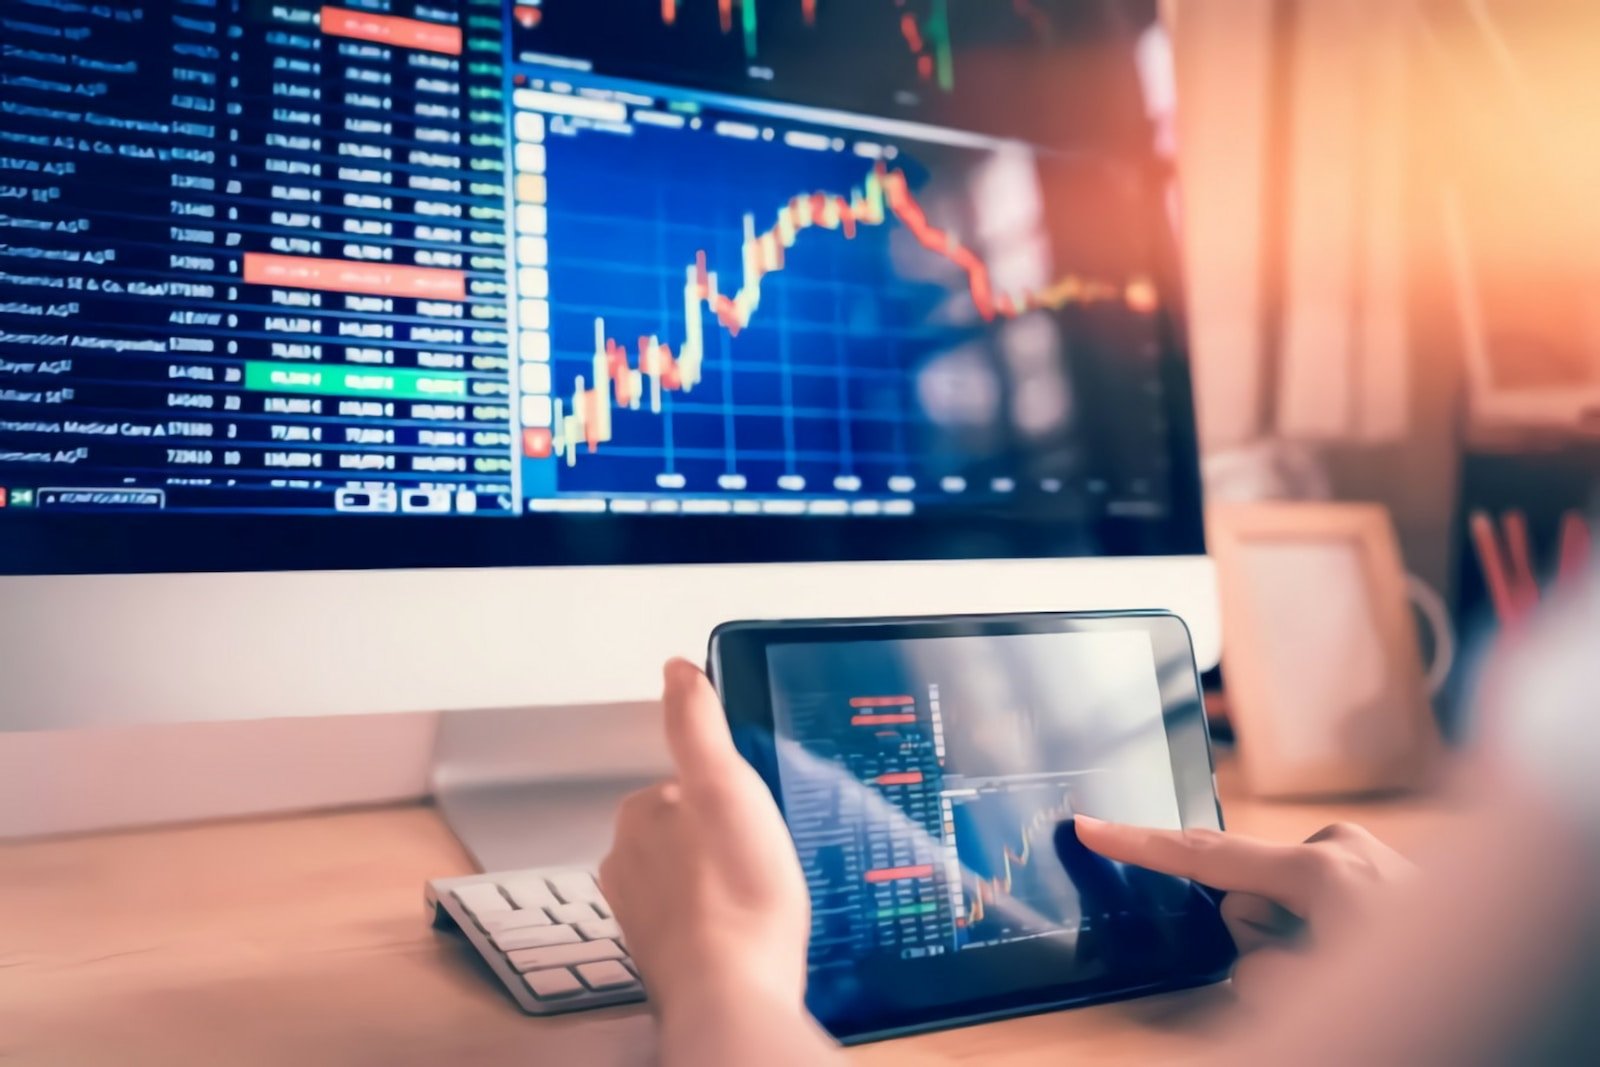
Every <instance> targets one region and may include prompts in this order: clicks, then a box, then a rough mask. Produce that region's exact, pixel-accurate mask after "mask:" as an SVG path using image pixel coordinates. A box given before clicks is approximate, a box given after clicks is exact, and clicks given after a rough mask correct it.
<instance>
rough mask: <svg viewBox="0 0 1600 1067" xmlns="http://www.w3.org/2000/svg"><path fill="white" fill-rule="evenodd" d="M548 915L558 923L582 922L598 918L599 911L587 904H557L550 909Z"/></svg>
mask: <svg viewBox="0 0 1600 1067" xmlns="http://www.w3.org/2000/svg"><path fill="white" fill-rule="evenodd" d="M550 917H551V918H552V919H554V920H555V921H556V922H558V923H583V922H589V921H590V920H592V919H598V918H599V917H600V913H599V912H597V911H595V910H594V908H592V907H590V906H589V905H587V904H557V905H556V906H555V907H553V908H551V909H550Z"/></svg>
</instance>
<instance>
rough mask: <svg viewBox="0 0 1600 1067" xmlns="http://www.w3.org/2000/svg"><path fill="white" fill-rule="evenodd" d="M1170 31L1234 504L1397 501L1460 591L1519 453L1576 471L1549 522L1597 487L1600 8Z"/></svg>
mask: <svg viewBox="0 0 1600 1067" xmlns="http://www.w3.org/2000/svg"><path fill="white" fill-rule="evenodd" d="M1168 14H1169V15H1170V17H1171V19H1172V25H1173V28H1174V31H1175V40H1176V49H1177V59H1178V66H1179V78H1180V83H1181V84H1180V90H1179V100H1180V106H1181V109H1182V110H1181V122H1182V129H1181V139H1182V145H1181V153H1182V154H1181V162H1182V168H1183V176H1184V188H1185V220H1184V223H1185V242H1186V248H1185V253H1186V257H1187V272H1188V278H1189V286H1190V292H1189V300H1190V314H1191V320H1192V321H1191V330H1192V337H1193V343H1194V349H1195V378H1196V390H1197V394H1198V403H1199V408H1200V420H1201V425H1200V429H1201V439H1202V446H1203V447H1204V449H1205V451H1206V454H1207V483H1208V491H1209V493H1210V495H1211V498H1212V499H1223V498H1255V497H1289V498H1296V497H1311V498H1316V497H1320V496H1334V497H1338V498H1344V499H1362V500H1375V501H1379V502H1382V503H1384V504H1387V505H1388V506H1389V508H1390V509H1391V511H1392V513H1393V515H1394V518H1395V522H1396V525H1397V527H1398V528H1399V531H1400V534H1401V538H1402V542H1403V544H1404V546H1405V549H1406V555H1407V562H1408V565H1409V566H1410V567H1411V569H1412V570H1413V571H1415V572H1416V573H1417V574H1418V575H1420V576H1421V577H1422V578H1423V579H1424V580H1426V581H1427V582H1429V583H1430V584H1431V585H1433V586H1434V587H1435V588H1438V589H1440V590H1441V591H1443V592H1445V593H1446V594H1447V595H1458V594H1460V593H1461V592H1462V588H1461V587H1462V585H1463V580H1462V567H1461V562H1462V561H1461V556H1462V539H1463V531H1462V526H1463V521H1462V513H1463V510H1464V509H1465V508H1467V507H1469V506H1474V503H1475V498H1477V497H1479V496H1484V497H1486V498H1493V499H1497V500H1500V499H1511V500H1512V502H1513V503H1516V504H1518V506H1521V503H1520V502H1519V501H1516V500H1515V497H1516V483H1517V482H1518V480H1519V477H1520V476H1519V473H1518V467H1517V466H1516V463H1515V462H1514V461H1516V460H1518V459H1519V458H1520V459H1527V460H1528V461H1529V463H1530V464H1531V465H1530V466H1529V468H1528V469H1529V470H1535V469H1536V470H1537V472H1538V477H1540V478H1547V479H1548V478H1549V477H1550V475H1549V471H1550V470H1551V469H1552V467H1557V468H1562V469H1566V468H1569V467H1570V468H1572V469H1573V470H1574V471H1575V472H1578V473H1577V475H1575V477H1574V478H1567V479H1565V480H1563V479H1560V478H1556V479H1554V481H1553V482H1552V483H1551V484H1549V485H1548V487H1547V489H1546V490H1543V491H1544V492H1545V495H1547V496H1550V497H1551V499H1549V500H1530V501H1528V502H1527V504H1528V506H1529V507H1532V508H1534V509H1535V510H1537V508H1538V507H1539V506H1540V505H1541V504H1549V505H1551V506H1552V507H1558V506H1559V507H1568V506H1572V505H1573V503H1574V502H1575V501H1573V500H1571V499H1569V498H1573V497H1575V496H1582V495H1584V494H1585V493H1588V492H1592V490H1593V481H1592V480H1591V481H1590V482H1588V483H1587V488H1585V486H1584V483H1583V482H1582V477H1581V472H1582V471H1584V470H1585V469H1592V470H1594V471H1600V454H1597V453H1596V452H1595V451H1594V448H1595V443H1596V441H1597V440H1600V433H1597V430H1600V422H1597V421H1596V420H1597V416H1600V401H1597V399H1596V397H1597V393H1600V299H1596V298H1597V297H1600V210H1597V208H1596V198H1597V196H1600V135H1597V131H1596V129H1595V127H1596V123H1597V121H1600V4H1597V3H1594V2H1593V0H1175V2H1173V3H1171V4H1170V6H1169V11H1168ZM1486 464H1487V466H1486ZM1496 464H1498V466H1497V465H1496ZM1507 464H1510V466H1507ZM1590 464H1593V466H1592V468H1590ZM1555 497H1561V498H1562V499H1561V500H1556V499H1554V498H1555ZM1536 526H1537V522H1536ZM1536 532H1538V531H1537V530H1536ZM1468 584H1470V583H1468ZM1468 592H1470V590H1468Z"/></svg>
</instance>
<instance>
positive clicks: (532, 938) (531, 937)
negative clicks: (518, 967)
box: [489, 926, 592, 952]
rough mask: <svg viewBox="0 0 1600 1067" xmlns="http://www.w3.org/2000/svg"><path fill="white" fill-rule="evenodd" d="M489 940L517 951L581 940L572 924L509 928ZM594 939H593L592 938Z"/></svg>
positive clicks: (501, 946) (506, 948)
mask: <svg viewBox="0 0 1600 1067" xmlns="http://www.w3.org/2000/svg"><path fill="white" fill-rule="evenodd" d="M489 940H490V941H492V942H494V947H495V948H497V949H499V950H500V951H501V952H517V951H520V950H521V949H525V948H544V947H545V946H547V945H570V944H572V943H573V942H575V941H579V940H581V939H580V938H579V937H578V931H576V930H574V929H573V928H572V927H570V926H533V927H529V928H528V929H526V930H507V931H505V932H504V933H498V934H490V935H489ZM591 940H592V939H591Z"/></svg>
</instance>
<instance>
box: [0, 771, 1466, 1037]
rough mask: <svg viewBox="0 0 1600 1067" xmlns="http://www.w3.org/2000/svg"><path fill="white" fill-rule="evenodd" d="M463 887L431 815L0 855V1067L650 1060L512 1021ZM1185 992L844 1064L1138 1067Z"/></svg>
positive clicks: (1231, 784) (1302, 813) (1395, 827)
mask: <svg viewBox="0 0 1600 1067" xmlns="http://www.w3.org/2000/svg"><path fill="white" fill-rule="evenodd" d="M1221 782H1222V789H1223V797H1224V809H1225V811H1226V812H1227V815H1228V821H1229V826H1230V827H1231V828H1233V829H1237V830H1240V831H1243V832H1245V833H1250V834H1256V835H1260V836H1265V837H1271V838H1275V839H1280V840H1298V839H1302V838H1304V837H1305V836H1306V835H1307V834H1309V833H1310V832H1312V831H1314V830H1316V829H1318V828H1319V827H1321V826H1323V825H1325V824H1326V823H1329V822H1333V821H1338V820H1354V821H1358V822H1361V823H1364V824H1365V825H1367V826H1369V827H1370V828H1372V829H1373V831H1374V832H1376V833H1377V834H1378V835H1379V836H1381V837H1383V838H1384V839H1385V840H1387V841H1389V842H1390V843H1392V844H1394V845H1395V846H1396V847H1397V848H1399V849H1401V850H1402V851H1407V850H1410V849H1412V848H1414V847H1415V846H1416V845H1417V844H1419V843H1420V842H1421V841H1422V840H1423V839H1424V837H1425V836H1426V835H1429V834H1430V833H1431V832H1433V831H1434V830H1436V829H1437V828H1438V827H1440V826H1441V824H1443V823H1444V822H1446V821H1448V820H1450V819H1451V818H1452V815H1451V814H1450V812H1449V810H1448V809H1447V807H1446V806H1445V804H1444V803H1443V802H1442V801H1440V800H1436V799H1430V798H1408V799H1402V800H1391V801H1385V802H1373V803H1368V804H1340V805H1330V804H1318V805H1301V804H1266V803H1262V802H1258V801H1252V800H1250V799H1248V798H1246V797H1243V796H1241V794H1240V791H1239V789H1238V787H1237V783H1236V780H1235V778H1234V775H1233V774H1232V773H1231V768H1230V767H1228V766H1226V765H1224V767H1223V771H1222V774H1221ZM470 870H471V865H470V863H469V862H468V860H467V857H466V855H465V853H463V852H462V850H461V848H460V846H458V845H457V844H456V842H455V840H454V839H453V838H452V837H451V835H450V832H449V831H448V830H447V829H446V828H445V826H444V824H443V823H442V821H441V820H440V819H439V817H438V815H437V814H436V813H435V812H434V811H433V810H432V809H431V808H428V807H400V808H386V809H381V810H370V811H358V812H346V813H333V814H321V815H308V816H302V817H296V818H276V819H264V820H252V821H243V822H231V823H220V824H210V825H201V826H190V827H181V828H176V829H164V830H154V831H141V832H134V833H121V834H108V835H104V836H95V837H79V838H73V839H66V840H54V841H37V842H27V843H20V844H10V845H0V915H4V916H5V918H4V921H3V927H0V928H3V929H4V931H5V933H4V934H3V935H0V1061H4V1062H7V1063H19V1064H22V1063H25V1064H29V1065H33V1064H52V1065H54V1064H60V1065H68V1064H71V1065H75V1067H76V1065H83V1064H92V1063H119V1064H129V1065H135V1064H161V1065H174V1064H208V1065H209V1064H221V1063H226V1064H230V1065H240V1067H243V1065H253V1064H286V1063H294V1062H297V1061H298V1062H303V1063H308V1064H372V1065H374V1067H377V1065H382V1067H404V1065H408V1064H419V1065H421V1064H427V1065H429V1067H437V1065H439V1064H464V1063H491V1064H519V1065H521V1064H550V1065H556V1064H561V1063H563V1062H564V1061H565V1060H567V1059H570V1060H571V1061H572V1062H574V1063H578V1064H581V1065H582V1067H606V1065H609V1064H636V1063H649V1062H651V1061H652V1059H653V1056H652V1050H653V1040H652V1036H651V1024H650V1021H649V1016H648V1014H647V1013H646V1012H644V1011H643V1010H642V1009H639V1008H625V1009H613V1010H610V1011H603V1012H597V1013H591V1014H588V1015H582V1016H574V1017H568V1018H565V1019H556V1020H539V1019H531V1018H528V1017H526V1016H523V1015H522V1014H521V1013H519V1012H518V1011H517V1010H516V1008H515V1006H514V1005H513V1004H512V1002H511V1000H510V998H509V997H507V996H506V995H505V994H504V992H503V991H502V990H501V989H500V987H499V986H498V984H495V983H494V981H493V978H492V976H491V975H490V974H489V973H488V971H487V970H486V969H485V968H484V967H483V966H482V965H481V964H479V963H478V962H477V960H476V958H475V957H474V956H473V955H472V953H471V952H470V951H469V950H468V949H467V948H465V947H464V946H463V944H462V943H461V942H459V941H457V940H455V939H454V938H453V937H451V936H450V935H445V934H437V933H435V932H433V931H432V930H431V929H430V927H429V925H428V923H427V922H426V916H425V913H424V909H423V904H422V884H423V882H424V881H426V880H427V879H429V878H434V877H440V876H443V875H450V874H461V873H466V872H468V871H470ZM1225 996H1226V993H1225V992H1224V991H1223V990H1221V989H1211V990H1198V991H1195V992H1190V993H1180V994H1174V995H1171V996H1164V997H1155V998H1148V999H1145V1000H1141V1001H1134V1002H1128V1003H1124V1004H1114V1005H1108V1006H1105V1007H1098V1008H1087V1009H1080V1010H1076V1011H1068V1012H1061V1013H1057V1014H1053V1015H1043V1016H1036V1017H1033V1018H1029V1019H1020V1020H1014V1021H1010V1022H1004V1023H994V1024H989V1025H986V1026H977V1027H970V1028H967V1029H963V1030H954V1031H949V1032H945V1033H941V1034H932V1035H926V1036H922V1037H916V1038H909V1039H905V1040H900V1041H893V1042H886V1043H883V1044H878V1045H872V1046H868V1047H866V1048H862V1049H858V1050H856V1051H855V1052H854V1053H853V1059H854V1060H855V1062H857V1063H861V1064H869V1065H876V1067H885V1065H898V1064H911V1063H916V1064H926V1063H950V1064H967V1063H973V1064H976V1063H982V1064H997V1065H1001V1067H1016V1065H1022V1064H1033V1063H1049V1064H1052V1065H1058V1064H1061V1063H1068V1062H1074V1061H1075V1060H1080V1059H1081V1057H1084V1056H1087V1055H1092V1056H1094V1057H1095V1059H1096V1060H1097V1061H1098V1062H1101V1063H1129V1062H1135V1061H1139V1062H1149V1061H1150V1060H1152V1059H1155V1060H1161V1059H1164V1058H1166V1057H1168V1056H1175V1055H1177V1054H1180V1053H1182V1052H1183V1051H1185V1050H1192V1049H1194V1048H1196V1047H1197V1046H1198V1045H1199V1044H1200V1043H1202V1042H1203V1041H1204V1040H1205V1018H1206V1016H1207V1015H1208V1014H1209V1013H1208V1012H1207V1010H1206V1009H1208V1008H1210V1007H1213V1006H1215V1005H1216V1004H1217V1003H1218V1002H1219V1001H1220V1000H1221V999H1222V998H1224V997H1225Z"/></svg>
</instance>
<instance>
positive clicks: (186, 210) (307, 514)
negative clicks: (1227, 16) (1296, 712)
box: [0, 0, 1218, 729]
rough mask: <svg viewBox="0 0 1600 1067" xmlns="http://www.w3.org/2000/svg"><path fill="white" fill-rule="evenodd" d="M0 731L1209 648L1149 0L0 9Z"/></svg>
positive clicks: (1156, 38) (1166, 99) (1163, 72)
mask: <svg viewBox="0 0 1600 1067" xmlns="http://www.w3.org/2000/svg"><path fill="white" fill-rule="evenodd" d="M0 39H3V40H4V48H3V49H0V487H3V488H0V502H3V503H4V505H5V506H4V508H3V509H0V573H4V574H5V575H8V577H5V578H0V654H3V657H4V661H5V662H4V676H5V680H4V685H5V690H4V692H5V699H4V706H5V712H4V715H3V720H4V725H5V726H6V727H9V728H12V729H54V728H62V727H69V726H81V725H93V724H97V723H127V722H156V721H193V720H202V719H217V718H223V719H233V718H249V717H263V716H294V715H336V714H347V713H361V712H379V711H412V710H440V709H463V708H503V707H557V706H559V707H572V706H574V705H589V704H601V703H614V702H620V701H630V700H642V699H646V698H648V697H651V696H652V695H653V694H654V693H655V692H656V691H657V688H658V678H659V675H658V667H659V662H660V660H661V659H662V658H663V657H664V656H666V655H667V654H669V653H674V652H683V653H689V654H696V653H699V652H701V651H703V642H704V640H705V637H706V634H707V633H708V631H709V629H710V628H711V626H712V625H714V624H715V623H717V622H720V621H723V620H726V619H729V618H733V617H740V616H744V617H749V616H756V617H792V616H847V615H864V614H893V613H918V612H934V611H938V612H949V611H985V610H1018V609H1030V608H1040V609H1044V608H1048V609H1068V608H1075V607H1095V608H1106V607H1169V608H1173V609H1175V610H1177V611H1179V612H1180V613H1181V614H1183V615H1184V617H1185V618H1186V619H1188V620H1189V622H1190V624H1191V627H1192V628H1193V629H1194V630H1195V631H1196V638H1197V642H1198V646H1199V648H1200V651H1201V656H1202V659H1203V660H1205V661H1208V662H1213V661H1214V660H1215V658H1216V655H1217V647H1218V636H1217V621H1216V612H1215V606H1214V598H1213V592H1212V582H1211V572H1210V569H1209V567H1208V565H1207V563H1206V561H1205V558H1204V547H1203V540H1202V534H1201V510H1200V494H1199V485H1198V472H1197V462H1196V456H1195V450H1196V446H1195V432H1194V422H1193V411H1192V403H1191V396H1190V385H1189V374H1188V368H1187V360H1186V352H1185V346H1184V341H1183V322H1182V314H1181V306H1182V304H1181V291H1180V287H1179V279H1178V276H1177V270H1176V267H1175V263H1176V257H1175V255H1174V241H1173V229H1174V223H1175V221H1176V204H1177V201H1176V198H1175V196H1174V184H1173V138H1172V129H1173V126H1172V110H1171V109H1172V99H1171V98H1172V84H1173V77H1172V66H1171V55H1170V48H1169V47H1168V44H1167V38H1166V35H1165V33H1164V32H1163V29H1162V25H1161V22H1160V20H1159V19H1158V17H1157V12H1156V6H1155V4H1154V2H1153V0H1144V2H1139V0H1098V2H1085V0H1027V2H1022V0H1018V2H1016V3H1005V2H991V0H528V2H524V3H512V4H505V3H502V2H501V0H344V2H343V3H340V4H321V3H316V2H309V0H275V2H271V3H268V2H266V0H144V2H141V3H139V4H118V5H86V4H77V3H67V2H65V0H60V2H58V0H0Z"/></svg>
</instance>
